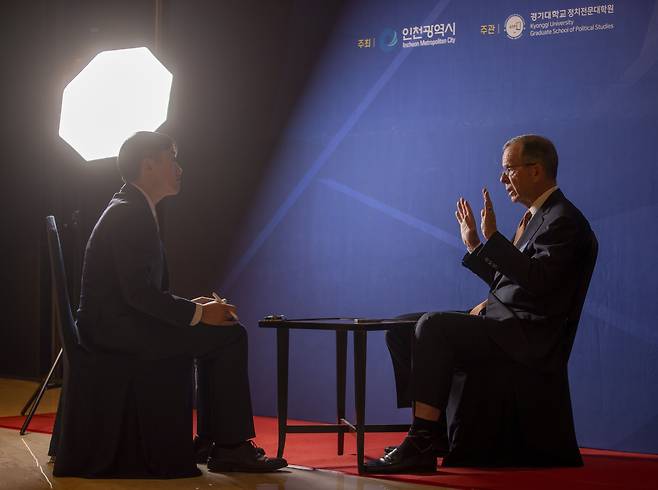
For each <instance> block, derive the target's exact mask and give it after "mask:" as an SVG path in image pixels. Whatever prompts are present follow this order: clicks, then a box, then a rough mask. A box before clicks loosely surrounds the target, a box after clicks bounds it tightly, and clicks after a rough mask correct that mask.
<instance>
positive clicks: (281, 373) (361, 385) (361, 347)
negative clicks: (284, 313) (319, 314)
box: [258, 317, 416, 473]
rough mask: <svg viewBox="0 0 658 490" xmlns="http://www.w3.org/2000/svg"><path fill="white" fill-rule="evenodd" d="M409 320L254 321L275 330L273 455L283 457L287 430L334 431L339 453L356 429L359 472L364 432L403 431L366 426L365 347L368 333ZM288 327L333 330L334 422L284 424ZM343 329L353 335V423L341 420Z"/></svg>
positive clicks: (390, 426)
mask: <svg viewBox="0 0 658 490" xmlns="http://www.w3.org/2000/svg"><path fill="white" fill-rule="evenodd" d="M415 323H416V322H415V321H412V320H395V319H365V318H304V319H291V320H288V319H286V318H284V317H267V318H265V319H264V320H261V321H260V322H258V325H259V326H260V327H262V328H274V329H276V341H277V342H276V345H277V413H278V421H279V447H278V450H277V456H278V457H282V456H283V448H284V446H285V444H286V434H288V433H291V434H292V433H336V434H337V435H338V451H337V453H338V454H339V455H342V454H343V448H344V439H345V432H349V431H354V432H356V451H357V463H358V469H359V473H362V472H363V470H364V466H363V445H364V434H365V433H366V432H404V431H407V430H409V425H408V424H385V425H366V423H365V405H366V347H367V335H368V332H371V331H378V330H388V329H389V328H392V327H397V326H403V325H414V324H415ZM291 329H302V330H325V331H326V330H333V331H335V332H336V401H337V403H336V405H337V415H336V420H337V423H336V424H326V425H288V358H289V356H288V347H289V334H290V330H291ZM347 332H353V335H354V404H355V409H356V423H355V424H352V423H351V422H349V421H348V420H346V419H345V378H346V367H347V366H346V364H347Z"/></svg>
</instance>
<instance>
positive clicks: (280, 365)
mask: <svg viewBox="0 0 658 490" xmlns="http://www.w3.org/2000/svg"><path fill="white" fill-rule="evenodd" d="M289 333H290V332H289V329H287V328H277V330H276V387H277V415H278V418H279V447H278V449H277V452H276V455H277V457H279V458H281V457H283V448H284V446H285V445H286V426H287V425H288V344H289V338H290V335H289Z"/></svg>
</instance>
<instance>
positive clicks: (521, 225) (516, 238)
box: [469, 209, 532, 315]
mask: <svg viewBox="0 0 658 490" xmlns="http://www.w3.org/2000/svg"><path fill="white" fill-rule="evenodd" d="M530 218H532V213H531V212H530V210H529V209H528V210H527V211H526V212H525V214H524V215H523V217H522V218H521V221H519V226H518V227H517V228H516V233H514V242H513V243H514V245H516V244H517V243H518V242H519V240H520V239H521V235H523V232H524V231H525V229H526V227H527V226H528V223H529V222H530ZM486 306H487V300H486V299H485V300H484V301H483V302H482V303H480V304H478V305H476V306H474V307H473V309H472V310H471V311H470V312H469V314H471V315H479V314H480V312H481V311H482V310H484V308H485V307H486Z"/></svg>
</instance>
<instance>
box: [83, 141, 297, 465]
mask: <svg viewBox="0 0 658 490" xmlns="http://www.w3.org/2000/svg"><path fill="white" fill-rule="evenodd" d="M117 165H118V168H119V172H120V174H121V177H122V178H123V180H124V182H125V185H124V186H123V187H122V188H121V190H120V191H119V192H118V193H117V194H115V195H114V197H113V198H112V200H111V201H110V203H109V205H108V206H107V208H106V209H105V211H104V212H103V214H102V216H101V217H100V219H99V220H98V223H96V226H95V227H94V230H93V231H92V234H91V237H90V238H89V242H88V244H87V248H86V251H85V258H84V267H83V274H82V291H81V295H80V309H79V311H78V320H77V324H78V329H79V332H80V337H81V341H82V343H83V344H84V345H86V346H87V347H88V348H89V349H90V350H92V351H93V350H100V351H106V352H112V353H121V354H128V355H132V356H135V357H137V358H140V359H145V360H162V359H180V358H189V362H190V365H191V363H192V362H193V360H194V359H196V362H197V366H198V430H197V432H198V437H197V439H196V441H195V446H196V448H197V456H198V458H199V461H200V462H202V461H204V460H207V463H208V469H209V470H210V471H256V472H263V471H271V470H276V469H279V468H282V467H284V466H286V464H287V463H286V461H285V460H284V459H280V458H267V457H266V456H265V455H264V452H263V450H262V449H260V448H257V447H256V446H255V445H254V444H253V443H251V442H250V441H249V440H250V439H251V438H253V437H254V435H255V434H254V426H253V417H252V412H251V398H250V393H249V378H248V372H247V334H246V330H245V329H244V327H243V326H242V325H240V324H239V323H238V321H237V315H236V309H235V307H234V306H232V305H230V304H226V302H225V301H217V300H214V299H211V298H206V297H200V298H196V299H194V300H187V299H184V298H181V297H178V296H176V295H174V294H172V293H171V292H169V290H168V289H169V288H168V272H167V263H166V259H165V251H164V248H163V245H162V242H161V240H160V233H159V223H158V216H157V213H156V208H155V206H156V205H157V204H158V202H159V201H160V200H162V199H163V198H165V197H167V196H173V195H176V194H178V192H179V190H180V184H181V176H182V170H181V167H180V166H179V165H178V162H177V161H176V146H175V144H174V141H173V140H172V139H171V138H170V137H169V136H166V135H164V134H161V133H153V132H138V133H136V134H135V135H133V136H131V137H130V138H128V139H127V140H126V141H125V142H124V144H123V146H122V147H121V150H120V152H119V156H118V158H117ZM163 443H165V444H166V436H165V435H163ZM211 447H212V449H211Z"/></svg>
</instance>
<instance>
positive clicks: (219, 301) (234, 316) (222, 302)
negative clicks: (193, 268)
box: [212, 292, 238, 322]
mask: <svg viewBox="0 0 658 490" xmlns="http://www.w3.org/2000/svg"><path fill="white" fill-rule="evenodd" d="M212 297H213V298H215V301H217V302H218V303H221V304H223V305H225V304H226V298H220V296H219V294H217V293H215V292H213V293H212ZM229 314H230V315H231V317H232V318H233V320H235V321H236V322H237V321H238V316H237V315H236V314H235V313H233V312H232V311H229Z"/></svg>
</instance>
